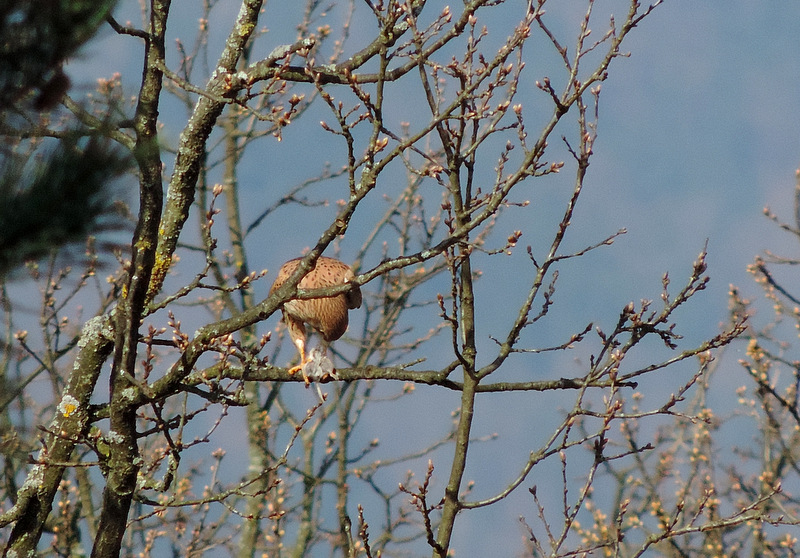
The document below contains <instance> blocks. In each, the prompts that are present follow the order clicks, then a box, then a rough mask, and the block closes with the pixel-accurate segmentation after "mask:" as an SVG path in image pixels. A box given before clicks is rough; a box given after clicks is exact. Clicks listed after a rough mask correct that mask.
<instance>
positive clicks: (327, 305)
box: [269, 256, 361, 385]
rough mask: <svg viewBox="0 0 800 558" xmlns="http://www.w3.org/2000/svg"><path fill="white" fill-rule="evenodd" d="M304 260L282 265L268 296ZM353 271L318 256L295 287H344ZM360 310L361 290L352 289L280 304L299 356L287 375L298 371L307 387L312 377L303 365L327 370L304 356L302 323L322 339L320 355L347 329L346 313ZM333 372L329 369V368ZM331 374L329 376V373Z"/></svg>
mask: <svg viewBox="0 0 800 558" xmlns="http://www.w3.org/2000/svg"><path fill="white" fill-rule="evenodd" d="M302 259H303V258H295V259H293V260H289V261H288V262H286V263H285V264H283V265H282V266H281V269H280V271H278V276H277V277H276V278H275V282H274V283H273V284H272V288H271V289H270V290H269V293H270V294H272V293H273V292H275V291H276V290H277V289H278V288H280V286H281V285H283V283H284V282H286V280H287V279H288V278H289V277H290V276H291V275H292V273H294V271H295V270H296V269H297V266H298V265H299V263H300V261H301V260H302ZM353 277H355V276H354V275H353V270H352V269H350V266H349V265H347V264H345V263H343V262H340V261H339V260H336V259H334V258H326V257H322V256H321V257H319V258H318V259H317V262H316V264H315V265H314V267H313V268H312V269H311V271H309V272H308V273H307V274H306V276H305V277H303V278H302V279H301V280H300V282H299V283H298V284H297V287H298V288H300V289H303V290H312V289H321V288H325V287H335V286H337V285H345V284H347V283H349V282H350V281H352V280H353ZM360 307H361V289H360V288H358V287H353V288H352V289H351V290H349V291H347V292H345V293H340V294H338V295H335V296H330V297H324V298H309V299H305V300H288V301H286V302H284V303H283V308H282V310H283V321H284V322H285V323H286V327H287V329H288V330H289V336H290V337H291V338H292V341H293V342H294V345H295V346H296V347H297V351H298V352H299V353H300V364H299V365H297V366H293V367H292V368H290V369H289V373H290V374H294V373H295V372H297V371H298V370H300V371H301V373H302V375H303V380H305V382H306V385H308V384H309V382H310V379H309V376H315V374H307V373H306V365H312V364H314V363H315V362H316V363H317V364H318V366H309V368H315V369H316V368H319V369H320V370H324V369H325V368H326V367H325V366H324V365H323V366H319V364H320V362H319V360H320V357H319V356H317V358H316V359H314V358H313V354H316V355H319V354H320V353H319V352H317V353H313V354H312V358H307V357H306V328H305V324H308V325H310V326H311V327H312V328H314V329H315V330H316V331H317V332H319V334H320V335H321V336H322V341H323V348H322V355H324V352H325V351H326V350H327V347H328V344H330V343H331V342H333V341H336V340H337V339H339V338H340V337H341V336H342V335H344V332H345V330H347V322H348V316H347V312H348V310H353V309H356V308H360ZM330 369H331V370H332V367H330ZM329 375H330V374H329Z"/></svg>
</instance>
